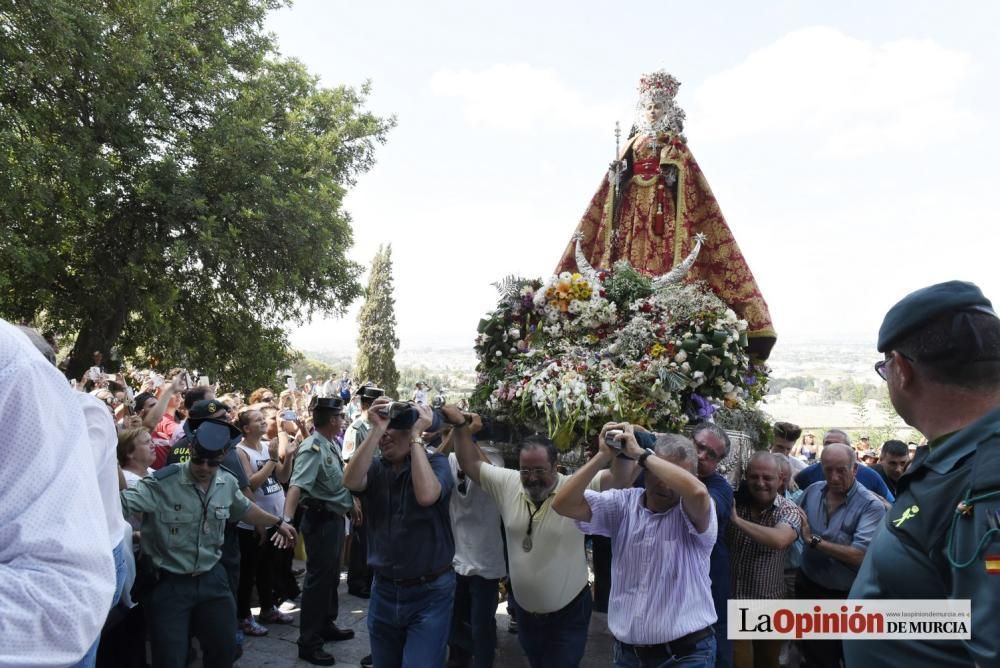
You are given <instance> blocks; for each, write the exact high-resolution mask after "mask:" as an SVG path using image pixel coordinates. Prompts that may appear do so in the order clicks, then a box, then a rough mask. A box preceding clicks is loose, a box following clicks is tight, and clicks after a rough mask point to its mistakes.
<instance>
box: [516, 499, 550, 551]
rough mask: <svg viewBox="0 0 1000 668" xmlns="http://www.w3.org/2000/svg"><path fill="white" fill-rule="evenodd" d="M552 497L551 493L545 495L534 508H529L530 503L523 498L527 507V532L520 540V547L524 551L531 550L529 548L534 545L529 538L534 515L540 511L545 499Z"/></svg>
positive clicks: (533, 523) (533, 524)
mask: <svg viewBox="0 0 1000 668" xmlns="http://www.w3.org/2000/svg"><path fill="white" fill-rule="evenodd" d="M552 497H553V494H549V495H548V496H547V497H545V500H544V501H542V502H541V503H539V504H538V505H537V506H535V509H534V510H531V503H529V502H528V501H527V500H525V502H524V505H525V507H526V508H527V509H528V533H527V534H526V535H525V536H524V540H523V541H521V547H522V548H524V551H525V552H531V548H532V547H534V543H533V542H532V540H531V531H532V529H534V526H535V515H537V514H538V513H539V511H541V509H542V508H543V507H544V506H545V501H548V500H549V499H551V498H552Z"/></svg>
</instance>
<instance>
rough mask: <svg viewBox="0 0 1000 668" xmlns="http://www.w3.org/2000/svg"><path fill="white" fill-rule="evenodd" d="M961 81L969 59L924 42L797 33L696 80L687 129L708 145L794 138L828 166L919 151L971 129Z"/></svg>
mask: <svg viewBox="0 0 1000 668" xmlns="http://www.w3.org/2000/svg"><path fill="white" fill-rule="evenodd" d="M971 72H972V59H971V57H970V56H969V54H967V53H965V52H962V51H958V50H954V49H950V48H947V47H944V46H941V45H940V44H938V43H936V42H934V41H932V40H916V39H901V40H896V41H890V42H885V43H882V44H872V43H870V42H866V41H863V40H859V39H855V38H853V37H849V36H847V35H845V34H843V33H841V32H839V31H837V30H834V29H832V28H825V27H813V28H804V29H802V30H797V31H794V32H792V33H789V34H788V35H785V36H784V37H782V38H781V39H779V40H778V41H776V42H774V43H773V44H770V45H769V46H766V47H764V48H763V49H760V50H759V51H756V52H754V53H752V54H751V55H750V56H749V57H747V58H746V60H744V61H743V62H742V63H740V64H739V65H736V66H735V67H733V68H731V69H729V70H726V71H724V72H720V73H719V74H716V75H713V76H711V77H709V78H708V79H706V80H705V82H704V83H702V85H701V86H700V87H698V89H697V90H696V91H695V94H694V97H695V101H696V105H695V106H696V107H697V109H696V110H692V112H693V113H691V114H690V115H689V118H691V119H692V122H691V123H690V129H691V131H692V133H696V134H697V135H698V137H699V139H700V141H713V142H725V141H728V140H731V139H734V138H739V137H746V136H752V135H759V134H771V133H778V134H781V135H782V136H784V137H786V138H787V139H788V140H790V141H799V137H800V136H801V137H802V138H803V139H804V140H805V142H806V143H805V146H806V148H807V150H810V151H811V152H814V153H819V154H820V155H823V156H827V157H836V158H855V157H858V156H861V155H865V154H870V153H879V152H884V151H900V150H901V151H914V150H920V149H922V148H926V147H927V146H929V145H932V144H940V143H943V142H947V141H949V140H951V139H953V138H954V137H955V136H956V135H958V134H959V133H962V132H967V131H969V130H971V129H974V128H975V127H977V126H978V125H979V119H978V118H977V117H976V116H975V114H973V113H972V112H971V111H969V110H967V109H963V108H962V107H961V106H960V105H959V103H958V100H957V98H958V95H959V92H960V90H961V88H962V85H963V84H964V83H965V82H966V81H967V80H968V78H969V77H970V75H971ZM812 138H815V139H812ZM810 144H811V145H810Z"/></svg>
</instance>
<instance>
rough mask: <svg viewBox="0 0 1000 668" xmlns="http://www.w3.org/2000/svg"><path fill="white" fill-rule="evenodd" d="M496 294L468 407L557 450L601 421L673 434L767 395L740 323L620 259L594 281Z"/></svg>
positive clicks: (503, 287)
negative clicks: (528, 430) (545, 439)
mask: <svg viewBox="0 0 1000 668" xmlns="http://www.w3.org/2000/svg"><path fill="white" fill-rule="evenodd" d="M497 287H498V289H499V290H500V292H501V297H500V300H499V303H498V304H497V308H496V309H495V310H494V311H493V312H492V313H490V314H489V315H488V317H486V318H485V319H483V320H482V321H480V323H479V335H478V337H477V339H476V353H477V355H478V357H479V364H478V367H477V371H478V372H479V383H478V386H477V389H476V391H475V392H474V394H473V406H474V407H475V408H477V409H479V410H484V409H485V410H488V411H489V412H492V413H494V414H495V415H497V416H499V417H502V418H506V419H508V420H510V421H511V422H514V423H517V424H525V425H528V426H531V427H533V428H535V429H537V430H539V431H545V432H546V433H547V434H548V435H549V437H550V438H552V439H553V440H554V441H555V442H556V444H557V445H558V446H559V447H560V448H561V449H566V448H569V447H571V446H572V445H574V444H576V443H578V442H580V441H581V440H582V439H585V438H587V437H589V436H590V435H592V434H594V433H595V432H596V431H597V430H598V428H599V425H600V424H603V423H604V422H605V421H607V420H612V419H614V420H627V421H629V422H635V423H637V424H643V425H645V426H647V427H649V428H651V429H655V430H658V431H678V430H680V429H682V428H683V427H684V426H685V425H686V424H687V423H688V422H690V421H698V420H703V419H708V418H710V417H711V416H712V414H713V413H714V412H715V411H716V410H718V409H720V408H725V409H728V410H742V409H750V408H753V407H754V406H755V405H756V404H757V402H758V401H760V399H761V398H762V397H763V396H764V395H765V394H766V391H767V368H766V367H765V366H763V365H753V364H752V363H751V361H750V358H749V356H748V355H747V352H746V348H747V335H746V328H747V323H746V321H744V320H741V319H739V318H738V317H737V316H736V313H734V312H733V311H732V309H730V308H729V307H728V306H726V304H725V303H723V302H722V301H721V300H720V299H719V298H718V297H716V296H715V294H714V293H713V292H712V291H711V290H710V289H709V288H708V287H707V286H705V285H704V284H701V283H687V284H672V285H668V286H662V287H658V288H655V289H654V285H653V283H652V281H651V279H649V278H648V277H645V276H643V275H642V274H640V273H639V272H637V271H636V270H635V269H633V268H632V267H631V266H630V265H629V264H628V263H627V262H624V261H621V262H619V263H617V264H616V265H615V266H614V268H613V270H612V271H610V272H600V273H594V274H592V275H591V276H590V277H588V276H584V275H581V274H570V273H565V272H564V273H562V274H560V275H558V276H552V277H551V278H549V279H548V280H547V281H544V282H543V281H540V280H527V279H519V278H515V277H508V278H507V279H505V280H504V281H503V282H502V283H500V284H497Z"/></svg>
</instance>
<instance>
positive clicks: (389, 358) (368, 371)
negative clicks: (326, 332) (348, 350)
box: [354, 244, 399, 397]
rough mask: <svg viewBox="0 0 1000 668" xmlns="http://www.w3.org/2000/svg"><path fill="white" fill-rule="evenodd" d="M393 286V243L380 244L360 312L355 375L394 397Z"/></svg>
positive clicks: (396, 376) (396, 373)
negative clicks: (383, 245)
mask: <svg viewBox="0 0 1000 668" xmlns="http://www.w3.org/2000/svg"><path fill="white" fill-rule="evenodd" d="M392 295H393V285H392V244H389V245H387V246H385V247H382V246H379V249H378V253H376V254H375V258H374V259H373V260H372V268H371V274H370V275H369V277H368V287H367V288H366V289H365V304H364V306H362V307H361V312H360V313H359V314H358V325H359V327H358V360H357V364H355V367H354V369H355V371H354V374H355V378H357V379H358V380H359V381H362V382H363V381H371V382H373V383H375V384H376V385H378V386H379V387H381V388H382V389H384V390H385V393H386V394H387V395H389V396H390V397H398V396H399V395H398V394H397V393H396V392H397V386H398V385H399V371H397V369H396V351H397V350H399V339H398V338H396V312H395V305H396V299H395V297H393V296H392Z"/></svg>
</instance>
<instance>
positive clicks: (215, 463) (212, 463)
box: [191, 457, 222, 469]
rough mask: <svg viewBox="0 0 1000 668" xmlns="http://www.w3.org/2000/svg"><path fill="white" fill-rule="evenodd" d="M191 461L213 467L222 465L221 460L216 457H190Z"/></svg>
mask: <svg viewBox="0 0 1000 668" xmlns="http://www.w3.org/2000/svg"><path fill="white" fill-rule="evenodd" d="M191 463H192V464H195V465H197V466H210V467H211V468H213V469H214V468H216V467H218V466H221V465H222V460H221V459H216V458H212V459H208V458H206V457H192V458H191Z"/></svg>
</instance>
